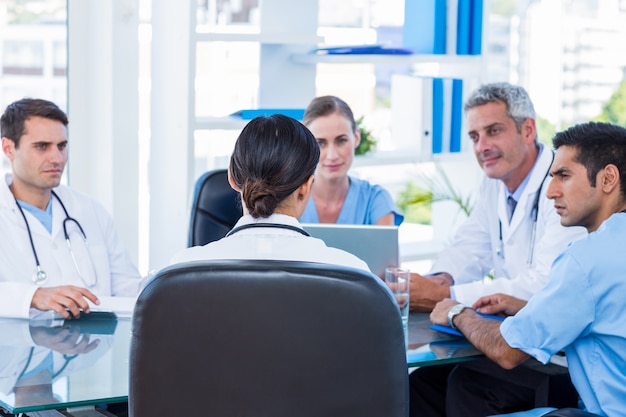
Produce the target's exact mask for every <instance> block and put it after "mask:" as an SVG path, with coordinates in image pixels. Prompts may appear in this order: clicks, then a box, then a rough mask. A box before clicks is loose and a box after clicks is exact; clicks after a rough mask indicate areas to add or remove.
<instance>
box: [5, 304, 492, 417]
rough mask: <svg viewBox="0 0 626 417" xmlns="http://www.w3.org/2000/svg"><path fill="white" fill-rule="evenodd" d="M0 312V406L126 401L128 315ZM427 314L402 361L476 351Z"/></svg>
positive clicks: (88, 406)
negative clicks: (11, 315)
mask: <svg viewBox="0 0 626 417" xmlns="http://www.w3.org/2000/svg"><path fill="white" fill-rule="evenodd" d="M42 324H43V323H39V322H29V321H28V320H10V319H0V407H2V408H4V409H5V410H6V411H8V412H10V413H13V414H19V413H28V412H33V411H43V410H51V409H68V412H70V413H72V414H73V415H80V416H87V415H102V414H100V413H99V412H98V411H97V410H96V409H95V408H94V407H96V406H98V405H101V404H111V403H118V402H124V401H127V400H128V388H129V381H128V370H129V352H130V339H131V319H128V318H123V319H122V318H120V319H118V320H86V321H84V320H82V319H81V320H78V321H69V322H63V321H62V320H61V321H59V322H58V323H56V324H55V323H46V325H42ZM429 326H430V321H429V319H428V314H422V313H411V314H410V316H409V326H408V338H407V346H408V347H407V363H408V367H416V366H427V365H435V364H442V363H451V362H460V361H465V360H471V359H475V358H480V357H483V356H482V354H481V353H480V352H479V351H477V350H476V349H474V348H473V347H472V346H471V345H470V344H469V343H468V342H467V341H465V339H464V338H460V337H456V336H450V335H446V334H444V333H439V332H435V331H432V330H430V329H429Z"/></svg>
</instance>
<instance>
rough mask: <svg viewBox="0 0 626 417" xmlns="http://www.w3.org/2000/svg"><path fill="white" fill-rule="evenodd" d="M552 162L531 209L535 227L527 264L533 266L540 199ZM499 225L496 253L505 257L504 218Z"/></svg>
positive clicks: (529, 244)
mask: <svg viewBox="0 0 626 417" xmlns="http://www.w3.org/2000/svg"><path fill="white" fill-rule="evenodd" d="M553 161H554V152H552V162H553ZM552 162H550V165H548V170H547V171H546V173H545V174H544V176H543V179H542V180H541V185H540V186H539V190H537V195H536V196H535V200H534V201H533V208H532V210H531V211H530V218H531V219H532V221H533V227H532V229H531V231H530V241H529V242H528V258H527V259H526V265H528V266H531V265H532V264H533V255H534V252H535V240H536V236H537V219H538V218H539V199H540V198H541V191H542V190H543V185H544V183H545V182H546V178H548V174H549V173H550V167H551V166H552ZM498 227H499V242H498V249H497V250H496V254H497V255H498V256H499V257H500V258H502V259H504V241H503V240H502V220H499V219H498Z"/></svg>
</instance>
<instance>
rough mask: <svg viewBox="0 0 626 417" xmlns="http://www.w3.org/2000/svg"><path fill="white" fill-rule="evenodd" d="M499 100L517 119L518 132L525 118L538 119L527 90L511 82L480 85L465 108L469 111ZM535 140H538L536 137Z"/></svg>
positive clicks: (508, 112)
mask: <svg viewBox="0 0 626 417" xmlns="http://www.w3.org/2000/svg"><path fill="white" fill-rule="evenodd" d="M498 101H500V102H502V103H504V104H505V105H506V113H507V116H509V117H510V118H511V119H513V121H515V126H516V127H517V131H518V132H521V131H522V124H524V120H526V119H528V118H531V119H536V114H535V106H533V102H532V101H531V100H530V97H529V96H528V93H527V92H526V90H524V88H523V87H520V86H518V85H513V84H509V83H492V84H484V85H482V86H480V87H479V88H478V89H477V90H476V91H474V92H473V93H472V94H471V95H470V96H469V98H468V99H467V101H466V102H465V106H463V110H464V111H465V113H467V112H468V111H469V110H470V109H472V108H474V107H477V106H482V105H484V104H487V103H494V102H498ZM535 141H537V138H536V137H535Z"/></svg>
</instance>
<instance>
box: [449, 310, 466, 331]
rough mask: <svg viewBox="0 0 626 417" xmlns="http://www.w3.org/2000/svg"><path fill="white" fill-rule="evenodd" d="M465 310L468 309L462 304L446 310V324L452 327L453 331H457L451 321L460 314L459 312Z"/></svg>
mask: <svg viewBox="0 0 626 417" xmlns="http://www.w3.org/2000/svg"><path fill="white" fill-rule="evenodd" d="M466 308H469V307H468V306H465V305H463V304H456V305H455V306H453V307H452V308H451V309H450V310H448V324H449V325H450V327H452V328H453V329H454V330H458V329H457V328H456V326H455V325H454V323H453V322H452V320H453V319H454V318H455V317H456V316H458V315H459V314H461V312H462V311H463V310H465V309H466Z"/></svg>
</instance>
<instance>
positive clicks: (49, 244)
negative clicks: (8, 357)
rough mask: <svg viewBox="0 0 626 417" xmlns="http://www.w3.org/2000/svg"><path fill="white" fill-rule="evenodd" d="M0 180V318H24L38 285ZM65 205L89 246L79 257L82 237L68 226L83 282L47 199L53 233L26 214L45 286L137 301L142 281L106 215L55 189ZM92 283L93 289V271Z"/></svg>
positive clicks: (20, 223)
mask: <svg viewBox="0 0 626 417" xmlns="http://www.w3.org/2000/svg"><path fill="white" fill-rule="evenodd" d="M12 180H13V178H12V176H11V174H7V176H6V181H4V182H3V181H1V180H0V230H1V231H2V232H1V235H2V238H1V239H0V317H21V318H27V317H29V312H30V303H31V300H32V297H33V294H34V293H35V291H36V290H37V288H38V286H37V285H36V284H35V283H34V282H33V281H32V276H33V272H34V271H35V269H36V263H35V257H34V255H33V250H32V248H31V245H30V241H29V239H28V231H27V229H26V225H25V224H24V218H23V217H22V215H21V214H20V212H19V210H18V208H17V205H16V203H15V199H14V197H13V194H12V193H11V190H10V189H9V184H11V183H12ZM54 191H55V192H56V193H57V195H58V196H59V197H60V199H61V200H62V201H63V204H65V207H66V208H67V211H68V213H69V215H70V216H71V217H73V218H75V219H76V220H78V222H79V223H80V225H81V226H82V228H83V230H84V231H85V234H86V235H87V240H88V244H89V251H90V253H91V259H93V266H92V262H91V261H90V257H89V256H80V253H81V252H82V253H83V254H84V251H85V246H84V244H83V243H82V238H81V237H80V236H79V235H78V234H75V233H77V229H76V228H75V226H74V225H73V224H68V230H69V231H70V236H71V238H70V240H71V243H72V249H73V251H74V253H75V254H76V257H77V258H79V259H78V263H79V268H80V270H81V271H86V272H83V274H85V281H87V282H85V281H83V280H82V279H81V278H80V276H79V275H78V272H77V270H76V268H75V266H74V262H73V261H72V258H71V255H70V251H69V249H68V246H67V243H66V241H65V236H64V233H63V220H65V213H64V212H63V209H62V208H61V205H60V204H59V202H58V200H57V199H56V198H54V197H52V233H51V234H50V233H48V231H47V230H46V229H45V228H44V227H43V225H42V224H41V223H40V222H39V220H37V219H36V218H35V217H34V216H33V215H32V214H30V213H29V212H28V211H27V210H24V214H25V215H26V218H27V219H28V224H29V226H30V230H31V234H32V238H33V242H34V245H35V249H36V251H37V256H38V257H39V262H40V264H41V268H42V270H44V271H45V272H46V273H47V275H48V280H47V281H46V282H45V283H44V284H43V285H44V286H46V287H54V286H59V285H75V286H79V287H83V288H88V289H89V290H90V291H92V292H93V293H94V294H96V295H97V296H99V297H100V296H136V295H137V294H138V292H139V288H140V285H141V281H142V278H141V276H140V275H139V272H138V271H137V268H136V267H135V266H134V265H133V263H132V261H131V259H130V256H129V255H128V253H127V252H126V250H125V248H124V246H123V245H122V242H121V240H120V239H119V237H118V235H117V233H116V231H115V228H114V225H113V220H112V219H111V216H110V215H109V214H108V213H107V211H106V210H105V209H104V207H103V206H102V205H101V204H99V203H98V202H96V201H95V200H93V199H92V198H90V197H88V196H86V195H84V194H82V193H80V192H78V191H75V190H71V189H69V188H68V187H65V186H59V187H57V188H55V189H54ZM94 268H95V270H96V274H97V284H96V285H95V286H89V284H93V282H94V281H95V280H93V278H92V276H93V273H92V271H93V269H94Z"/></svg>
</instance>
